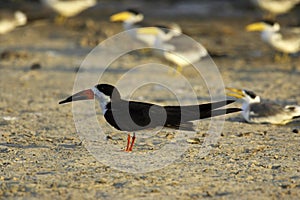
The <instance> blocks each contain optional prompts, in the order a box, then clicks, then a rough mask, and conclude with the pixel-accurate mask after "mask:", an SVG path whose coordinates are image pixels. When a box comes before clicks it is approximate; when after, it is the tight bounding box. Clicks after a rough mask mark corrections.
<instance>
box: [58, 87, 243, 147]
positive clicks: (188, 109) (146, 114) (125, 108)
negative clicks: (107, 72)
mask: <svg viewBox="0 0 300 200" xmlns="http://www.w3.org/2000/svg"><path fill="white" fill-rule="evenodd" d="M94 98H96V99H97V100H98V101H99V103H100V107H101V109H102V113H103V115H104V118H105V120H106V121H107V123H109V124H110V125H111V126H113V127H114V128H116V129H117V130H120V131H127V132H134V131H139V130H144V129H149V128H156V127H167V128H172V129H180V130H189V131H192V130H194V129H193V124H192V122H191V121H194V120H199V119H205V118H210V117H215V116H219V115H225V114H228V113H234V112H238V111H241V109H240V108H226V109H217V108H220V107H223V106H226V105H227V104H230V103H233V102H234V100H224V101H219V102H213V103H206V104H199V105H188V106H160V105H156V104H151V103H146V102H137V101H127V100H123V99H121V96H120V93H119V91H118V89H117V88H115V87H114V86H112V85H109V84H98V85H96V86H94V87H92V88H91V89H87V90H83V91H80V92H78V93H76V94H74V95H72V96H70V97H68V98H66V99H65V100H63V101H60V102H59V104H64V103H69V102H72V101H80V100H91V99H94ZM130 140H131V137H130V134H128V140H127V147H126V151H132V148H133V144H134V140H135V134H134V135H133V137H132V141H131V144H130Z"/></svg>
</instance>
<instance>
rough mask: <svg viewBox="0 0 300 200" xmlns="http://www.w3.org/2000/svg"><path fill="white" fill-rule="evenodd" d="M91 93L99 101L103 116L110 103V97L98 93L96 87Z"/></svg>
mask: <svg viewBox="0 0 300 200" xmlns="http://www.w3.org/2000/svg"><path fill="white" fill-rule="evenodd" d="M92 91H93V92H94V95H95V97H96V99H97V100H98V101H99V104H100V107H101V110H102V113H103V115H104V114H105V113H106V111H107V107H106V105H107V104H108V103H109V102H110V97H109V96H107V95H105V94H104V93H102V92H100V91H99V90H98V89H97V88H96V87H93V88H92Z"/></svg>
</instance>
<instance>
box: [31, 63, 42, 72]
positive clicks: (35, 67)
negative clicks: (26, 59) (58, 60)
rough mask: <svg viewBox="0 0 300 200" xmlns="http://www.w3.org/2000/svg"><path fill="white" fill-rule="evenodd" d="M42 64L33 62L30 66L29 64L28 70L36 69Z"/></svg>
mask: <svg viewBox="0 0 300 200" xmlns="http://www.w3.org/2000/svg"><path fill="white" fill-rule="evenodd" d="M41 68H42V66H41V64H39V63H33V64H32V65H31V66H30V70H37V69H41Z"/></svg>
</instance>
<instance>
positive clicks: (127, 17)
mask: <svg viewBox="0 0 300 200" xmlns="http://www.w3.org/2000/svg"><path fill="white" fill-rule="evenodd" d="M143 19H144V15H143V14H142V13H140V12H139V11H137V10H134V9H128V10H126V11H123V12H119V13H116V14H114V15H112V16H111V17H110V21H112V22H118V21H121V22H125V23H133V24H134V23H137V22H140V21H142V20H143Z"/></svg>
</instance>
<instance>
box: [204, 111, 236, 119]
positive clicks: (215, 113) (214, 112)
mask: <svg viewBox="0 0 300 200" xmlns="http://www.w3.org/2000/svg"><path fill="white" fill-rule="evenodd" d="M241 110H242V109H240V108H226V109H218V110H212V111H211V112H206V113H201V115H200V119H204V118H208V117H216V116H220V115H225V114H229V113H235V112H239V111H241Z"/></svg>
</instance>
